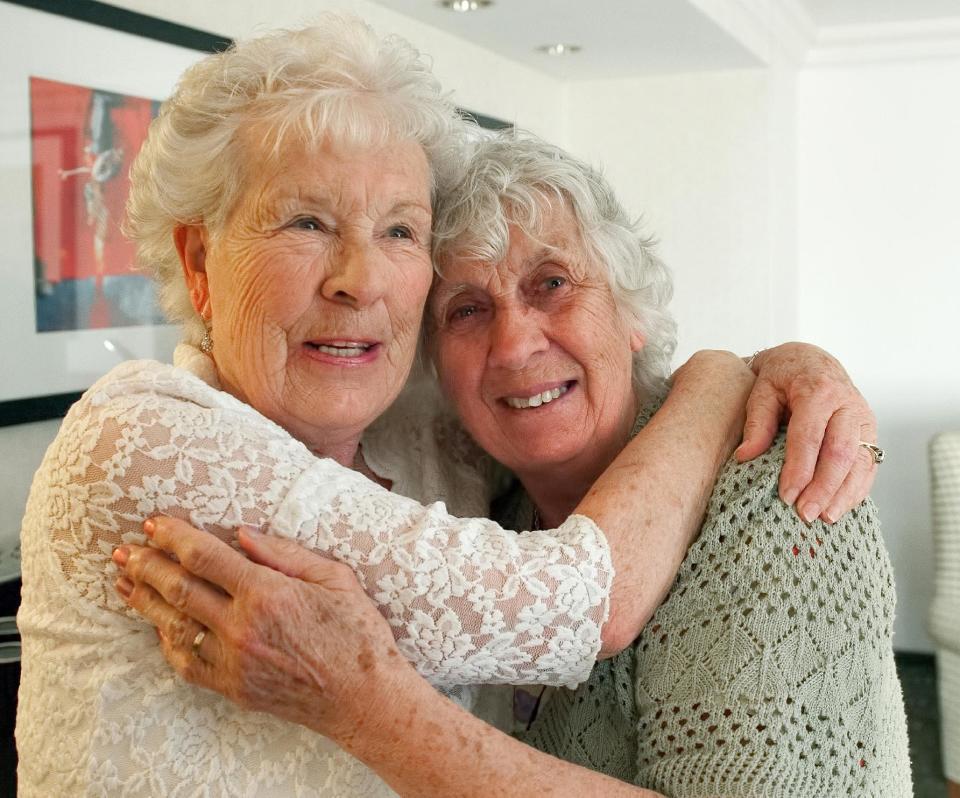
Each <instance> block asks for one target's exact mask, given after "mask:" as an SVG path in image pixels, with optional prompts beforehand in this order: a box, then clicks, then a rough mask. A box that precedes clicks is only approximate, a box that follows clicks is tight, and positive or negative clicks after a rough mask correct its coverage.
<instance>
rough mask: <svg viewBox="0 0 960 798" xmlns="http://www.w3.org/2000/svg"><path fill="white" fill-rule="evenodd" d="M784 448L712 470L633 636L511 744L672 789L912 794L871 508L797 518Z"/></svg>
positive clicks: (886, 590)
mask: <svg viewBox="0 0 960 798" xmlns="http://www.w3.org/2000/svg"><path fill="white" fill-rule="evenodd" d="M783 448H784V441H783V436H782V435H781V437H780V438H779V439H778V440H777V442H776V443H775V445H774V446H773V448H772V449H771V451H770V452H768V453H767V454H765V455H764V456H762V457H760V458H758V459H756V460H753V461H750V462H748V463H744V464H742V465H738V464H736V463H735V462H732V461H731V462H730V463H728V464H727V466H726V467H725V468H724V470H723V472H722V473H721V475H720V477H719V479H718V480H717V484H716V486H715V489H714V492H713V496H712V498H711V500H710V503H709V506H708V510H707V515H706V519H705V522H704V524H703V527H702V530H701V534H700V538H699V539H698V540H697V542H696V543H695V544H694V545H693V546H692V547H691V549H690V551H689V553H688V555H687V557H686V559H685V561H684V563H683V565H682V567H681V569H680V572H679V574H678V576H677V580H676V582H675V584H674V586H673V588H672V591H671V593H670V595H669V596H668V597H667V599H666V600H665V601H664V603H663V604H662V605H661V606H660V608H659V609H658V610H657V612H656V613H655V615H654V617H653V619H652V620H651V622H650V623H649V624H648V625H647V627H646V628H645V629H644V630H643V632H642V633H641V635H640V637H639V638H638V639H637V641H636V643H635V645H634V646H633V647H631V648H628V649H626V650H625V651H623V652H622V653H621V654H619V655H618V656H617V657H615V658H613V659H611V660H607V661H605V662H601V663H599V664H598V665H597V666H596V667H595V668H594V670H593V673H592V674H591V677H590V679H589V680H588V682H586V683H585V684H583V685H581V686H580V687H579V688H578V689H577V690H576V691H570V690H557V691H556V692H554V693H553V695H552V696H551V698H550V700H549V702H548V703H547V704H546V706H544V707H543V709H542V710H541V714H540V717H539V718H538V720H537V722H536V723H535V725H534V726H533V728H532V729H531V730H530V732H528V733H527V734H525V735H524V739H525V741H526V742H528V743H530V744H531V745H533V746H535V747H536V748H539V749H540V750H542V751H545V752H547V753H550V754H553V755H555V756H558V757H561V758H563V759H566V760H569V761H572V762H577V763H579V764H582V765H584V766H586V767H589V768H592V769H594V770H598V771H602V772H604V773H607V774H609V775H612V776H615V777H617V778H620V779H623V780H625V781H630V782H633V783H635V784H637V785H640V786H643V787H647V788H649V789H653V790H657V791H659V792H662V793H664V794H665V795H668V796H673V798H693V796H718V795H722V796H782V797H783V798H788V797H789V798H814V796H817V797H818V798H819V797H821V796H829V798H839V796H871V797H872V796H876V797H877V798H897V797H898V796H910V795H911V794H912V791H911V779H910V762H909V758H908V753H907V735H906V721H905V716H904V710H903V699H902V696H901V693H900V685H899V682H898V680H897V674H896V671H895V669H894V661H893V650H892V646H891V639H892V631H893V630H892V623H893V610H894V603H895V597H894V587H893V580H892V570H891V566H890V562H889V559H888V556H887V554H886V551H885V549H884V546H883V541H882V539H881V537H880V531H879V523H878V521H877V516H876V510H875V508H874V506H873V504H872V503H871V502H870V501H867V502H866V503H864V504H863V505H862V506H861V507H859V508H858V509H856V510H854V511H853V512H851V513H848V514H847V515H846V516H844V517H843V518H842V519H841V520H840V521H839V522H838V523H837V524H835V525H833V526H828V525H826V524H823V523H821V522H816V523H814V524H812V525H810V526H809V527H808V526H806V525H804V524H803V523H802V522H801V521H800V520H799V518H797V516H796V514H795V513H794V512H793V510H791V509H790V508H788V507H786V506H785V505H784V504H783V502H781V501H780V499H779V498H778V495H777V481H778V477H779V473H780V467H781V465H782V462H783Z"/></svg>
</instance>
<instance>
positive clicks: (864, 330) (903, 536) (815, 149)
mask: <svg viewBox="0 0 960 798" xmlns="http://www.w3.org/2000/svg"><path fill="white" fill-rule="evenodd" d="M958 92H960V61H958V60H952V61H951V60H930V61H923V62H913V63H911V62H902V61H901V62H897V63H895V64H869V65H855V66H846V67H831V68H819V69H808V70H805V71H804V72H803V74H802V75H801V77H800V83H799V142H800V145H799V167H800V168H799V175H800V180H799V235H800V238H799V242H800V247H799V253H800V292H799V302H798V314H799V333H800V335H801V336H802V337H804V338H807V339H811V340H816V341H818V342H820V343H822V344H823V345H824V346H826V347H827V348H829V349H831V350H832V351H834V352H835V353H837V354H838V355H839V356H840V358H841V359H842V360H843V361H844V362H845V363H847V364H848V366H849V368H850V371H851V373H852V374H853V376H854V378H855V379H856V381H857V383H858V384H859V385H860V387H861V389H862V390H863V392H864V393H865V394H866V396H867V397H868V398H869V399H870V401H871V402H872V404H873V405H874V408H875V409H876V412H877V415H878V417H879V421H880V440H881V442H882V443H883V445H884V446H885V447H887V449H888V451H889V458H888V461H887V462H885V463H884V464H883V466H882V468H880V469H879V476H878V478H877V482H876V487H875V489H874V498H875V499H876V501H877V504H878V505H879V506H880V510H881V517H882V518H883V521H884V534H885V537H886V540H887V543H888V545H889V548H890V552H891V556H892V558H893V562H894V566H895V570H896V578H897V589H898V594H899V611H898V618H897V626H896V633H897V637H896V642H897V646H898V647H899V648H903V649H917V650H929V649H930V641H929V638H928V637H927V635H926V614H927V606H928V604H929V600H930V595H931V588H932V576H933V554H932V545H931V532H930V515H929V476H928V471H927V461H926V445H927V442H928V440H929V439H930V437H931V436H932V435H933V434H934V433H935V432H937V431H940V430H944V429H951V428H952V429H960V357H958V355H957V348H958V346H960V232H958V231H960V223H958V216H960V104H958V102H957V97H958Z"/></svg>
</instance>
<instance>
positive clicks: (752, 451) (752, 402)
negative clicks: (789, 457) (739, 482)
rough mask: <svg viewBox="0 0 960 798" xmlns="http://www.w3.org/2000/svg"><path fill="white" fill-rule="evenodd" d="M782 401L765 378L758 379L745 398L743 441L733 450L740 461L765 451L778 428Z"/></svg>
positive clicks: (782, 406) (781, 413)
mask: <svg viewBox="0 0 960 798" xmlns="http://www.w3.org/2000/svg"><path fill="white" fill-rule="evenodd" d="M783 410H784V403H783V401H782V400H781V399H780V392H779V391H778V390H777V389H776V388H774V387H773V385H772V384H771V383H770V382H768V381H767V380H761V379H758V380H757V382H756V384H755V385H754V386H753V391H751V392H750V396H749V397H748V398H747V420H746V423H745V424H744V425H743V441H742V442H741V444H740V445H739V446H738V447H737V450H736V451H735V452H734V455H736V458H737V461H738V462H740V463H743V462H745V461H746V460H752V459H753V458H754V457H756V456H757V455H759V454H762V453H763V452H765V451H767V449H769V448H770V444H772V443H773V439H774V437H775V436H776V434H777V430H778V429H780V419H781V417H782V415H783Z"/></svg>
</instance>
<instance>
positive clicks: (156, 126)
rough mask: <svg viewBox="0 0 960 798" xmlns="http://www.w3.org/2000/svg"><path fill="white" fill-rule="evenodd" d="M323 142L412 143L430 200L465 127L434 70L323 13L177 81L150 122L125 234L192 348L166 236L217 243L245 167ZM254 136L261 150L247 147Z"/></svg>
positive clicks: (387, 40) (188, 311) (198, 325)
mask: <svg viewBox="0 0 960 798" xmlns="http://www.w3.org/2000/svg"><path fill="white" fill-rule="evenodd" d="M327 136H333V137H336V138H338V139H345V140H346V141H348V142H350V143H351V144H356V145H361V146H367V145H369V146H377V145H379V144H383V143H387V142H390V141H397V140H413V141H416V142H418V143H419V144H420V145H421V146H422V147H423V150H424V152H425V154H426V156H427V161H428V163H429V164H430V171H431V177H432V181H433V185H432V186H431V188H432V190H433V194H434V198H436V196H437V194H438V193H445V192H446V191H447V190H448V187H449V186H450V185H451V184H452V183H453V182H455V180H456V178H457V176H458V175H459V173H460V166H461V164H462V160H463V122H462V120H461V119H460V117H459V115H458V114H457V112H456V109H455V107H454V106H453V104H452V103H451V102H450V101H449V100H448V99H447V98H446V97H445V96H444V95H443V94H442V93H441V89H440V84H439V82H438V81H437V80H436V78H435V77H434V76H433V74H432V72H431V68H430V66H429V64H428V63H427V62H426V61H425V60H424V59H423V58H422V57H421V56H420V53H419V52H418V51H417V50H416V49H414V48H413V47H412V46H411V45H410V44H409V43H408V42H406V41H405V40H404V39H401V38H399V37H396V36H387V37H379V36H377V35H376V34H375V33H374V32H373V30H372V29H371V28H370V27H369V26H368V25H366V24H365V23H364V22H362V21H361V20H360V19H358V18H356V17H353V16H350V15H340V14H330V13H328V14H323V15H321V16H320V18H319V21H318V24H316V25H314V26H311V27H307V28H303V29H299V30H283V31H277V32H274V33H270V34H268V35H265V36H260V37H258V38H254V39H250V40H247V41H243V42H239V43H237V44H234V45H233V46H231V47H230V48H229V49H228V50H226V51H224V52H222V53H218V54H215V55H211V56H208V57H207V58H204V59H203V60H202V61H200V62H198V63H197V64H195V65H194V66H192V67H190V68H189V69H188V70H187V71H186V72H185V73H184V74H183V76H182V77H181V79H180V81H179V83H178V84H177V87H176V89H175V90H174V93H173V95H172V96H171V97H170V99H168V100H167V101H166V102H165V103H164V104H163V106H162V107H161V109H160V113H159V115H158V117H157V118H156V119H155V120H154V121H153V123H152V124H151V126H150V132H149V135H148V137H147V141H146V143H145V144H144V146H143V149H142V150H141V151H140V154H139V155H138V156H137V159H136V161H135V163H134V165H133V168H132V170H131V193H130V199H129V201H128V203H127V219H126V222H125V225H124V232H125V233H126V234H127V235H128V236H129V237H130V238H131V239H132V240H133V241H134V243H135V244H136V246H137V262H138V265H139V266H140V268H142V269H144V270H147V271H149V272H152V274H153V276H154V278H155V279H156V281H157V283H158V285H159V289H160V303H161V305H162V307H163V309H164V311H165V312H166V314H167V316H168V318H169V319H170V320H171V321H174V322H180V323H182V324H183V327H184V339H185V340H187V341H189V342H192V343H195V344H196V343H197V342H199V341H200V339H201V338H202V336H203V333H204V326H203V321H202V320H201V319H200V317H199V315H198V314H197V313H196V311H195V310H194V308H193V305H192V304H191V302H190V296H189V293H188V291H187V287H186V284H185V282H184V280H183V276H182V271H181V265H180V260H179V257H178V256H177V251H176V248H175V246H174V241H173V230H174V228H175V227H176V226H178V225H181V224H197V223H203V224H204V225H206V227H207V229H208V230H209V231H210V233H211V234H212V235H213V236H214V237H216V235H217V234H218V232H220V231H222V229H223V226H224V224H225V222H226V221H227V219H228V218H229V215H230V213H231V211H232V209H233V207H234V205H235V203H236V202H237V200H238V199H239V197H240V195H241V191H242V189H243V186H244V182H245V179H246V176H247V165H248V164H250V163H254V162H256V161H259V160H263V159H264V158H277V157H280V156H281V155H282V148H283V147H284V145H285V144H288V143H291V142H296V143H297V144H304V143H305V144H307V145H310V144H314V145H316V146H319V145H321V144H322V142H323V141H324V138H325V137H327ZM254 141H262V142H263V144H262V145H260V146H262V149H257V150H256V151H254V152H251V147H256V146H257V145H254V144H252V142H254Z"/></svg>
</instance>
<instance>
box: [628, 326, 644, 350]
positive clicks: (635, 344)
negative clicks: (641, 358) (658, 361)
mask: <svg viewBox="0 0 960 798" xmlns="http://www.w3.org/2000/svg"><path fill="white" fill-rule="evenodd" d="M646 343H647V339H646V337H645V336H644V334H643V333H642V332H640V330H631V331H630V351H631V352H639V351H640V350H641V349H643V347H644V346H646Z"/></svg>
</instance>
